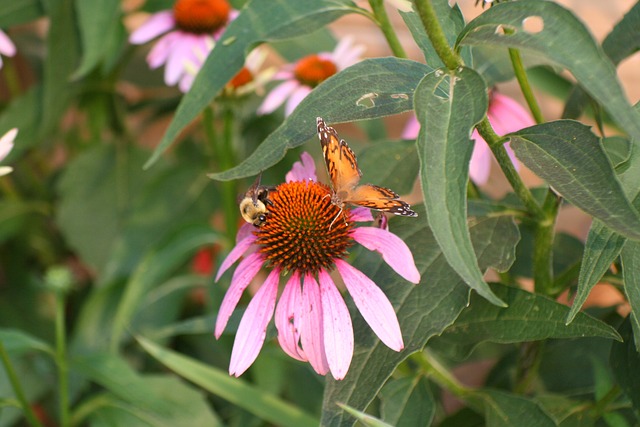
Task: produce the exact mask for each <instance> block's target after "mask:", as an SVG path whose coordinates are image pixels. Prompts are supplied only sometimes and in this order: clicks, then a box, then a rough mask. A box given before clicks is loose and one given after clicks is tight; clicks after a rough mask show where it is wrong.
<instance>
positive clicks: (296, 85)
mask: <svg viewBox="0 0 640 427" xmlns="http://www.w3.org/2000/svg"><path fill="white" fill-rule="evenodd" d="M363 52H364V46H362V45H353V39H352V38H351V37H344V38H343V39H342V40H340V42H339V43H338V44H337V45H336V47H335V49H334V50H333V52H321V53H318V54H313V55H308V56H305V57H304V58H302V59H300V60H298V62H296V63H295V64H286V65H285V66H284V67H283V68H282V69H281V70H280V71H279V72H277V73H276V74H275V75H274V77H273V79H274V80H283V82H282V83H280V84H279V85H277V86H276V87H275V88H273V89H272V90H271V92H270V93H269V94H268V95H267V97H266V98H265V100H264V101H263V102H262V105H260V107H259V108H258V114H269V113H272V112H273V111H275V110H276V109H277V108H278V107H280V106H281V105H282V104H284V103H285V101H286V105H285V110H284V114H285V116H288V115H289V114H291V112H292V111H293V110H295V108H296V107H297V106H298V104H300V102H302V100H303V99H304V98H305V97H306V96H307V95H308V94H309V93H310V92H311V90H312V89H313V88H314V87H316V86H318V85H319V84H320V83H322V82H323V81H325V80H326V79H328V78H329V77H331V76H332V75H334V74H336V73H338V72H340V71H342V70H344V69H345V68H347V67H349V66H351V65H353V64H355V63H356V62H358V61H360V57H361V55H362V53H363Z"/></svg>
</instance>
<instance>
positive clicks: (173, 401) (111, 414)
mask: <svg viewBox="0 0 640 427" xmlns="http://www.w3.org/2000/svg"><path fill="white" fill-rule="evenodd" d="M139 381H140V383H141V384H144V387H145V388H149V389H151V390H153V391H154V397H157V398H159V399H160V401H161V402H162V406H163V407H162V411H161V412H153V411H150V410H148V409H145V408H141V407H136V406H131V405H128V404H127V403H126V402H123V401H121V400H119V399H117V398H115V397H112V396H110V395H106V396H102V397H103V398H104V400H102V405H101V406H100V407H99V408H97V409H96V410H95V411H94V412H92V413H91V414H90V415H89V419H90V421H91V425H92V426H101V425H105V426H114V425H123V426H124V425H126V426H131V427H135V426H154V427H173V426H175V427H181V426H183V427H190V426H212V427H216V426H222V425H223V424H222V422H221V421H220V419H218V417H217V416H216V415H215V414H214V413H213V412H212V411H211V408H210V406H209V403H208V401H207V399H206V396H205V395H204V393H202V391H201V390H196V389H195V388H194V387H192V386H190V385H187V384H186V383H184V382H183V381H181V380H180V379H178V378H176V377H173V376H168V375H148V376H141V377H140V378H139Z"/></svg>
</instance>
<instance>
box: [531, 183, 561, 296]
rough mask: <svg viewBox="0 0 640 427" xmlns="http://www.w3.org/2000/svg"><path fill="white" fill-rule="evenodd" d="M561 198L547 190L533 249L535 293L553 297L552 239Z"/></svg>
mask: <svg viewBox="0 0 640 427" xmlns="http://www.w3.org/2000/svg"><path fill="white" fill-rule="evenodd" d="M560 200H561V198H560V197H559V196H557V195H556V194H555V193H554V192H553V191H551V190H548V191H547V196H546V198H545V200H544V205H543V207H542V210H543V216H542V219H541V220H540V221H538V223H537V225H536V231H535V236H534V248H533V280H534V283H535V290H536V293H538V294H542V295H547V296H553V295H552V293H553V292H554V284H553V238H554V228H555V225H556V218H557V216H558V208H559V207H560Z"/></svg>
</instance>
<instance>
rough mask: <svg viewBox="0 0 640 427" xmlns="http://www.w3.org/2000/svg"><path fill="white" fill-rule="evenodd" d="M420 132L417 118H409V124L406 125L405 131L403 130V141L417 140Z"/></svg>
mask: <svg viewBox="0 0 640 427" xmlns="http://www.w3.org/2000/svg"><path fill="white" fill-rule="evenodd" d="M419 132H420V123H419V122H418V119H417V118H416V116H411V117H409V120H408V121H407V124H406V125H404V129H403V130H402V136H401V138H402V139H416V138H417V137H418V133H419Z"/></svg>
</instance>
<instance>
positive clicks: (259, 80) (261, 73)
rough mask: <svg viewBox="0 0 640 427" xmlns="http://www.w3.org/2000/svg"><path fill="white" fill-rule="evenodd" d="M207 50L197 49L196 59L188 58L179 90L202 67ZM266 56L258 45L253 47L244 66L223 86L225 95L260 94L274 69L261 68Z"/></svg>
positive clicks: (191, 80) (190, 81) (186, 88)
mask: <svg viewBox="0 0 640 427" xmlns="http://www.w3.org/2000/svg"><path fill="white" fill-rule="evenodd" d="M207 55H208V52H203V51H198V52H196V58H197V59H196V60H195V61H191V60H188V61H187V63H186V65H185V70H186V72H185V74H184V76H183V77H182V79H181V80H180V85H179V87H180V90H181V91H182V92H187V91H188V90H189V89H190V88H191V85H192V84H193V81H194V80H195V78H196V75H197V74H198V72H199V71H200V69H201V68H202V65H203V64H204V61H205V60H206V59H207ZM266 58H267V51H266V50H265V49H264V48H263V47H262V46H258V47H257V48H255V49H253V50H252V51H251V53H249V55H247V58H246V60H245V63H244V67H242V69H240V71H239V72H238V73H237V74H236V75H235V76H234V77H233V78H232V79H231V80H230V81H229V83H227V85H226V86H225V94H226V95H235V96H242V95H246V94H248V93H251V92H256V93H257V94H258V95H260V94H261V93H262V92H264V85H265V83H267V82H268V81H269V79H271V77H272V76H273V73H274V72H275V69H274V68H273V67H270V68H266V69H261V68H262V64H263V63H264V60H265V59H266Z"/></svg>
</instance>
